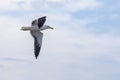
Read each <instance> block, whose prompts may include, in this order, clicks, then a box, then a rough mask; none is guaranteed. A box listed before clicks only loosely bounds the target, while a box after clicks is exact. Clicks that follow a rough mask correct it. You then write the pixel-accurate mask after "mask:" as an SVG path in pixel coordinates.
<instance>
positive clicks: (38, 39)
mask: <svg viewBox="0 0 120 80" xmlns="http://www.w3.org/2000/svg"><path fill="white" fill-rule="evenodd" d="M31 34H32V36H33V38H34V54H35V57H36V59H37V57H38V55H39V52H40V49H41V45H42V38H43V33H41V32H39V31H31Z"/></svg>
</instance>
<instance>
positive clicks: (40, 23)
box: [21, 16, 53, 59]
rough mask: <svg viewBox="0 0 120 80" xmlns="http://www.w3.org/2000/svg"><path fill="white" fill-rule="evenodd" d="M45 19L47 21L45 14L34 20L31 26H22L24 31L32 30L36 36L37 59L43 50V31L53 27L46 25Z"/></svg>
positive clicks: (35, 49)
mask: <svg viewBox="0 0 120 80" xmlns="http://www.w3.org/2000/svg"><path fill="white" fill-rule="evenodd" d="M45 21H46V16H43V17H41V18H38V19H35V20H33V21H32V23H31V26H29V27H25V26H23V27H22V28H21V30H23V31H30V33H31V35H32V36H33V38H34V54H35V58H36V59H37V58H38V56H39V52H40V50H41V45H42V38H43V33H42V32H41V31H43V30H46V29H53V28H52V27H50V26H49V25H44V23H45Z"/></svg>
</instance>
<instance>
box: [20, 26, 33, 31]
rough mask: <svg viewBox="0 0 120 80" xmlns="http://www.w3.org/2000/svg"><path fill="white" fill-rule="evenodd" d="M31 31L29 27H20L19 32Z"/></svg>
mask: <svg viewBox="0 0 120 80" xmlns="http://www.w3.org/2000/svg"><path fill="white" fill-rule="evenodd" d="M30 29H31V27H22V28H21V30H23V31H28V30H30Z"/></svg>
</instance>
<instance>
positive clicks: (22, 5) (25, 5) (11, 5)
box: [0, 0, 101, 12]
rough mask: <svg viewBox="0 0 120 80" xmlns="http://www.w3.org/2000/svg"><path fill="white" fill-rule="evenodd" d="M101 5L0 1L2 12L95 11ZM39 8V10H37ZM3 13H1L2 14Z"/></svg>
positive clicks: (69, 0) (84, 0)
mask: <svg viewBox="0 0 120 80" xmlns="http://www.w3.org/2000/svg"><path fill="white" fill-rule="evenodd" d="M41 4H42V5H41ZM100 5H101V2H98V1H96V0H76V1H73V0H3V1H0V9H1V10H2V11H14V10H20V9H21V10H22V9H23V10H32V9H33V10H34V9H35V10H38V7H39V10H46V11H47V10H48V11H49V10H53V11H54V9H55V11H56V10H58V11H60V10H63V11H78V10H84V9H94V8H96V7H98V6H100ZM36 8H37V9H36ZM2 11H1V12H2Z"/></svg>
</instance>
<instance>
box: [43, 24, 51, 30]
mask: <svg viewBox="0 0 120 80" xmlns="http://www.w3.org/2000/svg"><path fill="white" fill-rule="evenodd" d="M45 29H53V28H52V27H50V26H49V25H43V27H41V30H45Z"/></svg>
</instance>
